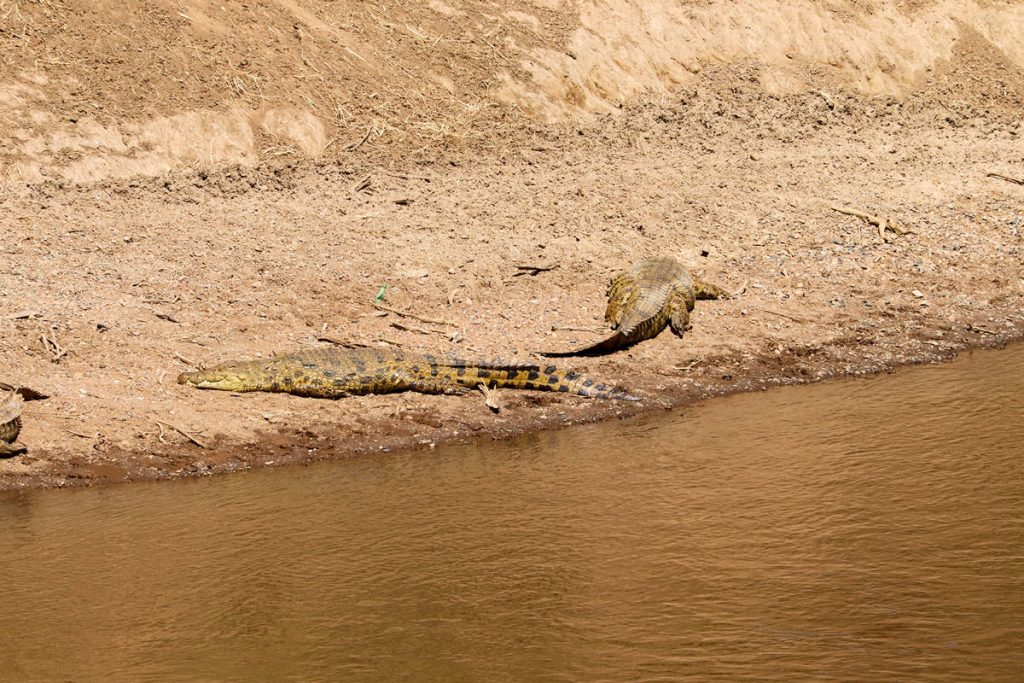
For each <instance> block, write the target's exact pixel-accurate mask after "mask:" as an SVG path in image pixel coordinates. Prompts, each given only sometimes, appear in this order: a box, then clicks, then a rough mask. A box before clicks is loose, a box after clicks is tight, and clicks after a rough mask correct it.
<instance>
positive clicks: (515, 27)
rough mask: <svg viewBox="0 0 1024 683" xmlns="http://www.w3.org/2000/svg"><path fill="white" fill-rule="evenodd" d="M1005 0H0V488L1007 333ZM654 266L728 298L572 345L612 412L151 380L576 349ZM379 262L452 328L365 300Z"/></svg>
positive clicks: (202, 463) (251, 461)
mask: <svg viewBox="0 0 1024 683" xmlns="http://www.w3.org/2000/svg"><path fill="white" fill-rule="evenodd" d="M1021 9H1022V6H1021V3H1009V2H955V3H954V2H938V1H937V2H881V1H879V2H867V1H860V2H840V1H838V0H837V1H833V2H817V3H811V2H794V3H781V2H769V1H767V0H761V1H755V0H745V1H743V2H728V3H724V2H711V1H702V2H697V1H694V2H676V3H668V2H661V3H652V2H645V3H638V2H637V3H631V2H624V1H622V0H615V1H613V2H604V3H596V2H594V3H591V2H579V3H575V4H570V3H561V2H558V1H557V0H547V1H541V0H538V1H537V2H536V3H526V2H523V3H518V4H515V3H484V2H478V3H474V2H454V1H451V0H449V1H447V2H442V1H441V0H432V1H431V2H429V3H394V4H388V3H386V2H384V3H361V2H360V3H357V2H350V1H344V0H336V1H335V2H331V3H303V2H298V0H295V1H281V2H254V3H245V4H244V5H243V4H240V3H231V4H227V3H225V4H224V5H223V6H222V5H220V4H217V3H206V2H184V1H183V2H173V3H171V2H166V3H164V2H147V3H143V2H123V3H109V4H108V5H102V4H97V3H52V2H11V1H10V0H0V27H2V30H0V55H2V57H0V59H2V63H0V124H2V125H0V137H2V138H3V140H2V142H0V168H2V169H3V174H4V177H5V179H6V180H5V184H4V186H3V190H2V192H0V230H2V234H3V236H4V238H3V240H2V242H0V251H2V253H3V260H2V261H0V328H2V329H3V331H4V339H5V340H6V343H5V344H3V345H0V380H3V381H7V382H11V383H25V384H27V385H29V386H33V387H36V388H38V389H40V390H43V391H46V392H47V393H50V394H51V395H52V398H51V399H50V400H48V401H45V402H33V403H31V404H29V405H28V406H27V407H26V411H25V428H24V431H23V440H24V441H25V443H26V444H28V445H29V447H30V451H29V453H28V454H27V455H25V456H19V457H16V458H11V459H8V460H3V461H0V487H3V488H18V487H24V486H34V485H68V484H75V483H90V482H101V481H111V480H122V479H139V478H160V477H171V476H185V475H190V474H206V473H212V472H220V471H230V470H235V469H243V468H247V467H250V466H254V465H264V464H281V463H285V462H302V461H308V460H313V459H319V458H324V457H337V456H340V455H347V454H354V453H363V452H370V451H377V450H381V449H391V448H400V447H410V446H423V445H429V444H437V443H442V442H445V441H451V440H463V439H467V438H476V437H478V436H505V435H509V434H514V433H518V432H521V431H523V430H530V429H538V428H542V427H552V426H558V425H561V424H566V423H571V422H574V421H580V420H589V419H599V418H603V417H608V416H613V415H616V414H626V413H627V412H629V411H634V410H649V409H652V408H655V407H670V406H673V405H679V404H681V403H684V402H686V401H690V400H695V399H696V398H699V397H702V396H705V395H712V394H715V393H721V392H726V391H734V390H738V389H748V388H754V387H759V386H768V385H770V384H773V383H778V382H802V381H813V380H816V379H820V378H823V377H827V376H832V375H835V374H843V373H850V372H868V371H878V370H881V369H887V368H891V367H895V366H897V365H899V364H901V363H906V362H916V361H921V360H930V359H938V358H945V357H949V356H950V355H951V354H953V353H955V352H956V351H957V350H959V349H961V348H964V347H965V346H969V345H977V344H993V343H1001V342H1002V341H1004V340H1007V339H1015V338H1020V337H1021V336H1022V333H1021V330H1022V329H1024V315H1022V310H1024V307H1022V304H1024V266H1022V262H1024V237H1022V232H1024V209H1022V206H1024V186H1019V185H1016V184H1013V183H1011V182H1008V181H1005V180H1001V179H998V178H993V177H989V176H987V175H986V174H987V173H989V172H993V171H994V172H999V173H1001V174H1003V175H1006V176H1009V177H1016V178H1020V177H1022V176H1024V142H1022V139H1021V138H1022V133H1021V122H1020V112H1021V111H1022V109H1024V78H1022V63H1024V61H1022V54H1021V47H1020V46H1021V45H1022V44H1024V43H1022V42H1021V40H1020V38H1022V37H1024V36H1021V35H1020V32H1021V31H1022V30H1024V21H1017V19H1018V18H1019V17H1020V13H1021ZM836 206H838V207H853V208H855V209H859V210H864V211H867V212H870V213H873V214H877V215H880V216H885V217H889V218H892V219H894V220H897V221H899V222H901V223H903V224H904V225H906V226H907V227H909V228H911V229H912V230H913V234H911V235H907V236H905V237H894V236H892V235H891V234H890V235H889V237H890V240H889V241H883V240H882V239H881V237H880V236H879V234H878V231H877V229H876V228H874V227H872V226H869V225H867V224H866V223H864V222H862V221H860V220H859V219H857V218H855V217H852V216H849V215H845V214H842V213H839V212H837V211H835V210H834V208H833V207H836ZM659 254H674V255H677V256H679V257H680V258H682V259H683V260H684V261H686V262H687V263H688V264H690V265H691V266H692V267H693V269H694V270H695V271H696V272H698V273H701V274H703V275H704V276H705V277H706V278H708V279H711V280H715V281H718V282H719V283H720V284H722V285H724V286H726V287H727V288H731V289H732V290H734V291H736V292H738V293H740V294H739V296H738V297H737V298H736V299H734V300H731V301H726V302H701V303H700V304H699V305H698V309H697V311H696V312H695V315H694V318H693V323H694V329H693V331H692V332H691V333H689V334H688V335H687V337H686V339H685V340H683V341H679V340H676V339H675V338H673V337H671V335H668V334H665V335H663V336H662V337H659V338H658V339H656V340H654V341H651V342H648V343H645V344H643V345H641V346H638V347H636V348H634V349H632V350H630V351H628V352H624V353H620V354H616V355H614V356H611V357H608V358H604V359H587V360H586V361H585V362H584V361H580V362H577V363H575V365H576V366H577V367H580V368H582V369H585V370H587V371H589V372H590V373H591V374H593V375H595V376H597V377H599V378H601V379H602V380H608V381H612V382H617V383H620V384H622V385H624V386H626V387H627V388H630V389H632V390H635V391H638V392H640V393H642V394H643V395H644V396H645V397H646V400H645V401H644V403H643V404H641V405H640V406H623V405H621V404H618V403H608V402H589V401H585V400H581V399H575V398H571V397H560V396H554V397H552V396H546V395H534V394H530V393H525V392H523V393H513V392H504V393H505V396H504V400H505V409H504V410H503V412H502V413H501V414H500V415H497V416H495V415H492V414H491V413H490V411H489V410H488V409H487V408H486V407H485V406H484V405H483V402H482V400H481V399H480V398H478V397H475V396H474V397H464V398H452V397H430V396H421V395H401V396H388V397H362V398H355V399H347V400H344V401H339V402H330V401H310V400H304V399H299V398H295V397H288V396H270V395H245V396H233V395H230V394H219V393H215V392H198V391H190V390H187V389H185V388H183V387H180V386H178V385H177V384H175V383H174V376H175V375H176V374H177V373H178V372H180V371H181V370H184V369H186V368H188V367H191V366H193V365H196V364H207V363H213V362H217V361H221V360H227V359H233V358H240V357H253V356H256V355H259V354H269V353H272V352H274V351H275V350H285V349H289V348H293V347H296V346H302V345H310V344H321V343H328V342H322V341H318V340H319V339H323V338H333V339H343V340H350V341H357V342H361V343H367V344H377V343H383V344H394V343H397V344H400V345H402V346H403V347H404V348H408V349H412V350H419V349H423V350H431V351H441V352H449V351H452V352H457V353H459V354H460V355H463V356H466V357H474V356H480V357H494V356H501V357H509V356H516V357H520V358H529V357H530V353H531V352H532V351H534V350H536V349H539V348H563V347H566V346H569V345H572V344H574V343H581V342H584V341H587V340H591V339H595V338H597V337H598V336H600V335H601V334H602V331H603V330H602V325H601V323H600V318H601V314H602V312H603V290H604V286H605V283H606V281H607V279H608V277H609V276H610V275H611V274H612V273H613V272H615V270H616V269H618V268H622V267H624V266H626V265H628V264H629V263H631V262H632V261H633V260H635V259H638V258H642V257H645V256H652V255H659ZM522 263H527V264H541V265H557V268H556V269H554V270H550V271H546V272H543V273H540V274H538V275H536V276H530V275H518V276H517V275H516V272H517V271H516V268H515V265H516V264H522ZM382 284H386V285H387V286H388V290H387V298H386V299H385V303H387V304H388V305H389V306H391V307H393V308H396V309H400V310H405V311H411V312H415V313H416V314H418V315H419V316H421V317H426V318H429V319H431V320H439V321H444V322H443V323H440V324H433V323H426V322H422V321H418V320H414V319H409V318H400V317H397V316H395V315H394V314H390V315H380V312H377V311H374V309H373V308H372V306H371V305H370V304H371V302H372V300H373V297H374V295H376V294H377V292H378V290H379V288H380V286H381V285H382ZM65 352H66V353H65ZM570 364H572V363H571V362H570ZM175 428H178V429H180V430H182V431H184V432H187V433H188V434H189V435H191V437H193V438H194V439H195V441H190V440H189V439H187V438H186V437H185V436H183V435H182V433H181V432H179V431H176V429H175ZM197 443H198V444H201V445H202V447H200V446H199V445H197Z"/></svg>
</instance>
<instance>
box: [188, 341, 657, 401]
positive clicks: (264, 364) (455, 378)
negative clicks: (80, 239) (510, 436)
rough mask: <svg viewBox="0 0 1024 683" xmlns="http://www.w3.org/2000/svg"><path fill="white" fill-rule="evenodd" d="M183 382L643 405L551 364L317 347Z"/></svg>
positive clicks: (308, 392)
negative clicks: (531, 393)
mask: <svg viewBox="0 0 1024 683" xmlns="http://www.w3.org/2000/svg"><path fill="white" fill-rule="evenodd" d="M178 383H179V384H187V385H189V386H193V387H197V388H199V389H221V390H224V391H277V392H283V393H288V394H295V395H297V396H312V397H316V398H341V397H343V396H348V395H352V394H387V393H394V392H400V391H419V392H422V393H426V394H460V393H464V392H467V391H469V390H470V389H471V388H474V387H476V386H477V385H479V384H486V385H488V386H490V387H504V388H508V389H533V390H536V391H559V392H562V393H571V394H577V395H579V396H589V397H592V398H614V399H622V400H629V401H637V400H639V398H637V397H636V396H630V395H629V394H626V393H623V392H622V391H619V390H618V389H615V388H613V387H609V386H606V385H604V384H599V383H597V382H595V381H594V380H591V379H587V378H586V377H583V376H582V375H579V374H577V373H575V372H566V371H563V370H559V369H558V368H556V367H554V366H553V365H552V366H548V367H546V368H541V367H540V366H537V365H509V364H503V363H489V362H476V361H473V362H469V361H460V360H454V359H445V358H436V357H434V356H430V355H422V354H413V353H403V352H401V351H394V350H390V349H310V350H306V351H298V352H295V353H288V354H283V355H279V356H274V357H273V358H270V359H267V360H253V361H241V362H236V363H224V364H222V365H218V366H216V367H213V368H207V369H204V370H197V371H195V372H183V373H182V374H181V375H179V376H178Z"/></svg>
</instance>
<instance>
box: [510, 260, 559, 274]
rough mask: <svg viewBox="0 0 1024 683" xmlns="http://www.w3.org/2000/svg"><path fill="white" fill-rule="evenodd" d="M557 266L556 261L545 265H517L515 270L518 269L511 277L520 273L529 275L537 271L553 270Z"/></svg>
mask: <svg viewBox="0 0 1024 683" xmlns="http://www.w3.org/2000/svg"><path fill="white" fill-rule="evenodd" d="M557 267H558V264H557V263H552V264H549V265H546V266H531V265H517V266H516V270H518V271H520V272H518V273H516V274H515V275H513V276H512V277H519V276H520V275H530V276H531V277H532V276H534V275H537V274H538V273H544V272H547V271H549V270H554V269H555V268H557Z"/></svg>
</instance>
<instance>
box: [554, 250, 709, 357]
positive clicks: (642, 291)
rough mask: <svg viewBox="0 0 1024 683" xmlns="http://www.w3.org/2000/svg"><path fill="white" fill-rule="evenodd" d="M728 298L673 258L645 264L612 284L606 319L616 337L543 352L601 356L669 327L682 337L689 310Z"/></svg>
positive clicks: (612, 336) (654, 335) (609, 289)
mask: <svg viewBox="0 0 1024 683" xmlns="http://www.w3.org/2000/svg"><path fill="white" fill-rule="evenodd" d="M728 296H729V294H728V293H727V292H726V291H725V290H724V289H722V288H721V287H718V286H716V285H713V284H711V283H709V282H704V281H703V280H698V279H696V278H693V277H691V276H690V273H689V271H687V269H686V267H685V266H683V264H681V263H680V262H679V261H677V260H676V259H674V258H659V259H648V260H646V261H640V262H639V263H637V264H635V265H634V266H633V267H632V268H630V269H629V270H627V271H625V272H622V273H619V274H618V275H616V276H615V277H614V278H613V279H612V281H611V283H610V284H609V285H608V308H607V309H606V310H605V313H604V318H605V320H606V321H608V322H609V323H611V324H612V326H613V328H612V329H613V332H612V334H611V336H609V337H608V338H606V339H603V340H602V341H599V342H597V343H596V344H592V345H590V346H586V347H584V348H582V349H575V350H573V351H555V352H546V353H542V354H541V355H543V356H549V357H552V358H557V357H565V356H600V355H603V354H607V353H612V352H614V351H618V350H619V349H623V348H625V347H627V346H631V345H632V344H636V343H637V342H639V341H643V340H644V339H651V338H652V337H656V336H657V335H658V333H660V332H661V331H662V330H663V329H665V327H666V326H668V327H671V328H672V332H673V333H675V335H676V336H677V337H682V336H683V333H684V332H685V331H686V330H687V329H689V323H690V311H692V310H693V306H694V302H695V301H696V300H697V299H723V298H728Z"/></svg>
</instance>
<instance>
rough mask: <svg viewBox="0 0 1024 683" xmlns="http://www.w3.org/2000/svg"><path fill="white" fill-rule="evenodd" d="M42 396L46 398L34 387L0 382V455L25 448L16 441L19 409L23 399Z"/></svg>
mask: <svg viewBox="0 0 1024 683" xmlns="http://www.w3.org/2000/svg"><path fill="white" fill-rule="evenodd" d="M43 398H47V396H46V394H43V393H40V392H38V391H35V390H34V389H29V388H28V387H13V386H11V385H10V384H5V383H3V382H0V457H7V456H11V455H17V454H19V453H24V452H25V450H26V448H25V447H24V446H22V445H21V444H19V443H16V441H17V438H18V435H19V434H21V411H22V408H23V407H24V405H25V401H35V400H39V399H43Z"/></svg>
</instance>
